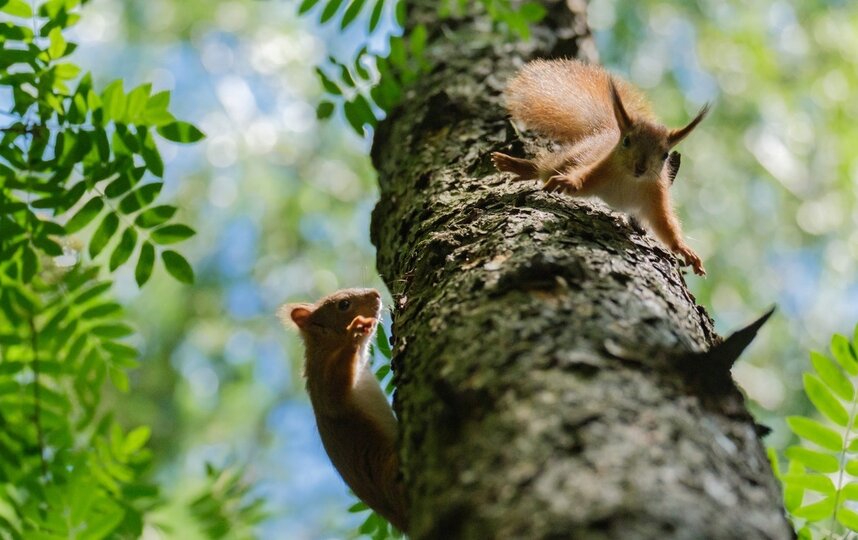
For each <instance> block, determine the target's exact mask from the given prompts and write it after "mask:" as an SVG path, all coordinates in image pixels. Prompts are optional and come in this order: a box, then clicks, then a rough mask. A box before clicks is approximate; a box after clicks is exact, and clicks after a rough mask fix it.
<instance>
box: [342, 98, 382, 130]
mask: <svg viewBox="0 0 858 540" xmlns="http://www.w3.org/2000/svg"><path fill="white" fill-rule="evenodd" d="M343 112H345V114H346V120H348V121H349V124H351V126H352V128H354V130H355V131H356V132H357V134H358V135H363V134H364V126H365V125H367V124H368V125H370V126H374V125H375V123H376V121H377V119H376V118H375V114H374V113H373V112H372V108H371V107H370V106H369V103H368V102H367V101H366V98H364V97H363V96H361V95H360V94H358V95H356V96H355V97H354V100H352V101H347V102H345V103H344V104H343Z"/></svg>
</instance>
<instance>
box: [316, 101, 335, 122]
mask: <svg viewBox="0 0 858 540" xmlns="http://www.w3.org/2000/svg"><path fill="white" fill-rule="evenodd" d="M332 114H334V104H333V103H331V102H330V101H323V102H321V103H319V106H318V107H316V118H318V119H319V120H324V119H326V118H330V116H331V115H332Z"/></svg>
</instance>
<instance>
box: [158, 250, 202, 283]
mask: <svg viewBox="0 0 858 540" xmlns="http://www.w3.org/2000/svg"><path fill="white" fill-rule="evenodd" d="M161 260H163V261H164V266H166V267H167V272H169V273H170V275H172V276H173V277H174V278H176V279H177V280H179V281H181V282H182V283H189V284H190V283H193V282H194V270H193V269H192V268H191V265H190V264H188V261H186V260H185V258H184V257H182V256H181V255H179V254H178V253H177V252H175V251H172V250H169V249H167V250H164V252H162V253H161Z"/></svg>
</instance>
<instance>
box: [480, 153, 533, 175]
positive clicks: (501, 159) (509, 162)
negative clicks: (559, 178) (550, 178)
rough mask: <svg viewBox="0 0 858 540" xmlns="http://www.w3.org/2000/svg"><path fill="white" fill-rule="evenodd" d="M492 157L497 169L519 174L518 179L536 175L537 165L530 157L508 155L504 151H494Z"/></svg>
mask: <svg viewBox="0 0 858 540" xmlns="http://www.w3.org/2000/svg"><path fill="white" fill-rule="evenodd" d="M491 158H492V163H493V164H494V166H495V169H497V170H498V171H500V172H509V173H513V174H515V175H517V177H516V179H515V180H516V181H521V180H531V179H533V178H535V177H536V166H535V165H534V164H533V162H532V161H530V160H528V159H521V158H516V157H512V156H508V155H506V154H504V153H502V152H492V154H491Z"/></svg>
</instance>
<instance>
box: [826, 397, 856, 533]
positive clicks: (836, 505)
mask: <svg viewBox="0 0 858 540" xmlns="http://www.w3.org/2000/svg"><path fill="white" fill-rule="evenodd" d="M856 406H858V393H855V394H854V395H853V396H852V410H851V411H849V423H848V424H847V425H846V433H844V434H843V449H842V450H841V451H840V470H839V471H838V474H837V491H835V492H834V513H833V514H832V515H831V527H829V533H830V534H832V535H833V534H834V526H835V523H837V511H838V510H839V509H840V490H841V488H843V471H844V467H845V461H846V448H847V447H848V446H849V435H851V433H852V426H853V423H854V421H855V409H856Z"/></svg>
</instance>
